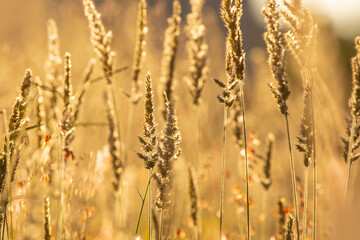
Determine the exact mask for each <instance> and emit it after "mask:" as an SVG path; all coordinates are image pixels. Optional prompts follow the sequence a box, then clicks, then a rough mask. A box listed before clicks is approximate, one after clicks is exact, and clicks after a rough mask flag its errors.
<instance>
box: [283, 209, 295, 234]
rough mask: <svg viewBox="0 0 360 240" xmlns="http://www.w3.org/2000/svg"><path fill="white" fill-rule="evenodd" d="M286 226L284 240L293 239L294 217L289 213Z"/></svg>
mask: <svg viewBox="0 0 360 240" xmlns="http://www.w3.org/2000/svg"><path fill="white" fill-rule="evenodd" d="M286 225H287V228H286V235H285V240H294V239H295V234H294V217H293V216H292V215H291V214H290V215H289V216H288V217H287V224H286Z"/></svg>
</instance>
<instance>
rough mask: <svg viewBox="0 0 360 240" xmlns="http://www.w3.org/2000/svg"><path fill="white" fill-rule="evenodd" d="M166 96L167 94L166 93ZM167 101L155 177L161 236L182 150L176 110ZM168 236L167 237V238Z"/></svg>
mask: <svg viewBox="0 0 360 240" xmlns="http://www.w3.org/2000/svg"><path fill="white" fill-rule="evenodd" d="M164 94H165V93H164ZM165 99H166V109H167V121H166V126H165V128H164V130H163V131H162V133H161V136H160V138H159V143H158V150H157V152H158V157H159V160H158V165H157V172H156V173H155V175H154V179H155V182H156V184H157V187H158V193H157V197H156V201H155V204H156V207H157V209H158V210H159V211H160V224H159V225H160V227H159V235H160V239H161V234H162V220H163V214H164V211H166V210H169V208H170V206H171V198H172V190H171V189H172V182H173V164H174V162H175V161H176V160H177V159H178V157H179V155H180V152H181V148H180V147H179V145H180V141H181V136H180V132H179V129H178V123H177V118H176V115H175V110H174V108H173V107H172V104H171V103H170V102H169V100H168V99H167V98H166V97H165ZM166 237H167V236H165V238H166Z"/></svg>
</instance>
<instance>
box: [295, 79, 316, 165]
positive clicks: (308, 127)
mask: <svg viewBox="0 0 360 240" xmlns="http://www.w3.org/2000/svg"><path fill="white" fill-rule="evenodd" d="M310 88H311V85H310V82H309V81H307V82H305V87H304V96H303V111H302V116H301V124H300V137H298V138H297V139H298V144H297V145H296V148H297V149H298V150H299V152H301V153H303V155H304V165H305V167H309V165H310V161H311V158H312V153H313V129H312V126H313V125H312V107H311V95H310V94H311V92H310V91H311V89H310Z"/></svg>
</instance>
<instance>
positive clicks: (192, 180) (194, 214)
mask: <svg viewBox="0 0 360 240" xmlns="http://www.w3.org/2000/svg"><path fill="white" fill-rule="evenodd" d="M189 195H190V204H191V205H190V217H191V219H192V221H193V223H194V226H195V227H197V226H198V211H199V189H198V185H197V182H196V177H195V172H194V169H191V168H189Z"/></svg>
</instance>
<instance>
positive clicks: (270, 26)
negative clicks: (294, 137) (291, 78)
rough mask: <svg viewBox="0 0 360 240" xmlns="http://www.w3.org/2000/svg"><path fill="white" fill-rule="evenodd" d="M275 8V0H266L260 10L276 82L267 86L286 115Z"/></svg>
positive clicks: (284, 78) (284, 77) (283, 67)
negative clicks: (263, 19) (264, 24)
mask: <svg viewBox="0 0 360 240" xmlns="http://www.w3.org/2000/svg"><path fill="white" fill-rule="evenodd" d="M277 8H278V6H277V5H276V2H275V0H266V8H265V9H264V10H263V11H262V14H263V15H264V17H265V22H266V29H267V31H266V32H265V37H264V38H265V42H266V45H267V50H268V52H269V61H268V62H269V66H270V70H271V72H272V75H273V77H274V78H275V80H276V81H277V83H278V87H277V88H276V87H274V86H273V84H272V83H270V84H269V87H270V90H271V92H272V93H273V95H274V97H275V99H276V101H277V103H278V105H279V108H280V112H281V113H282V114H284V115H287V114H288V112H287V110H288V107H287V104H286V100H287V99H288V98H289V96H290V90H289V87H288V80H287V75H286V60H285V47H284V45H283V36H282V33H281V31H280V12H279V10H278V9H277Z"/></svg>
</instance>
